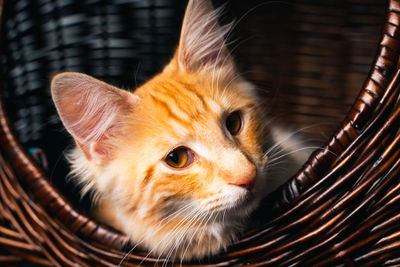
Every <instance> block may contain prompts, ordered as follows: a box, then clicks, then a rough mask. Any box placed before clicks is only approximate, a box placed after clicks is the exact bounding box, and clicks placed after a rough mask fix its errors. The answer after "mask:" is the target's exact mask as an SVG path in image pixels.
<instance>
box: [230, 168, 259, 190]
mask: <svg viewBox="0 0 400 267" xmlns="http://www.w3.org/2000/svg"><path fill="white" fill-rule="evenodd" d="M256 175H257V169H256V167H254V166H253V167H252V169H251V170H250V171H249V172H247V173H246V174H245V175H243V176H239V177H237V178H235V179H233V180H232V181H230V182H229V184H231V185H236V186H240V187H243V188H245V189H247V190H251V189H252V188H253V186H254V182H255V181H256Z"/></svg>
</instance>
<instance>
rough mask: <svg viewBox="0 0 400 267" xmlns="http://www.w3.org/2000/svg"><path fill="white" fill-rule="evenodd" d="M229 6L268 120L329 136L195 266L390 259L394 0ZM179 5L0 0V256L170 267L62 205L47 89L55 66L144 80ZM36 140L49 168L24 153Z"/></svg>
mask: <svg viewBox="0 0 400 267" xmlns="http://www.w3.org/2000/svg"><path fill="white" fill-rule="evenodd" d="M243 2H244V1H232V2H230V4H229V5H228V6H227V10H228V12H227V17H229V16H232V17H239V18H240V17H242V19H240V23H239V24H238V28H237V31H236V34H237V36H239V37H241V36H250V37H252V39H250V40H244V44H241V45H239V46H238V48H235V47H232V50H234V54H235V56H236V58H237V61H238V62H239V64H240V65H239V68H240V69H242V70H243V75H245V76H246V77H247V78H248V79H250V80H252V81H253V82H254V83H256V84H257V85H258V86H259V87H260V88H263V89H265V90H263V91H262V92H261V93H262V95H263V97H265V101H266V104H267V105H270V106H271V110H274V111H275V113H276V114H275V115H276V116H278V117H279V118H281V119H282V120H285V121H287V122H289V123H291V124H292V125H295V127H296V128H301V127H307V126H310V125H312V127H308V128H307V129H306V132H308V133H309V134H310V136H313V137H315V136H319V138H320V139H324V138H323V137H321V133H324V134H325V135H327V136H329V135H330V133H332V132H334V134H333V135H331V137H330V138H329V139H328V138H325V142H326V145H325V146H323V147H322V148H320V149H317V150H316V151H315V152H314V153H313V154H312V156H311V157H310V159H309V160H308V161H307V162H306V163H305V165H304V166H303V168H302V169H301V170H300V171H299V172H298V173H297V174H296V175H295V176H294V177H293V178H292V179H291V180H290V181H289V182H288V183H287V184H285V185H284V186H282V187H281V188H279V189H278V190H277V191H276V192H274V193H273V194H272V195H270V196H269V198H268V199H266V200H265V203H264V205H263V208H262V209H261V212H260V213H259V214H256V219H257V220H259V221H260V225H259V226H255V227H254V228H253V229H251V230H250V231H249V232H248V233H246V234H245V235H244V236H243V237H242V238H241V239H240V240H239V241H238V242H237V243H236V244H234V245H233V246H231V247H230V248H229V250H228V251H227V252H224V253H221V255H218V256H216V257H213V258H210V259H206V260H204V261H203V262H202V264H209V265H212V266H215V265H221V266H225V265H249V266H265V265H277V264H280V265H304V266H311V265H317V266H318V265H360V264H365V265H374V266H376V265H400V224H399V223H398V219H399V218H400V203H399V201H400V197H399V193H400V179H399V177H400V176H399V173H400V166H399V165H400V156H399V153H400V152H399V151H400V150H399V146H400V135H398V127H399V119H400V108H399V106H398V103H397V102H398V94H399V85H400V76H399V75H400V74H399V73H400V72H399V68H398V57H399V52H400V0H389V1H388V3H387V7H386V16H385V15H384V13H385V5H384V4H385V3H382V1H380V0H365V1H357V0H347V1H337V0H330V1H317V0H314V1H313V0H307V1H305V0H296V1H291V2H290V3H285V2H283V3H280V2H279V3H275V2H274V3H269V4H268V2H267V4H265V1H246V2H247V3H243ZM321 2H323V3H321ZM260 3H261V4H260ZM262 3H264V4H262ZM184 6H185V4H184V3H181V1H167V0H158V1H155V0H154V1H137V0H130V1H129V0H126V1H122V0H121V1H114V2H113V3H112V4H111V3H109V1H96V0H90V1H89V0H87V1H73V0H66V1H61V0H59V1H57V0H53V1H48V0H37V1H28V0H26V1H23V0H18V1H7V2H6V3H2V1H0V12H1V11H3V12H2V14H3V16H2V24H1V26H2V35H1V36H2V37H1V38H2V39H1V53H2V62H1V75H2V79H1V101H0V126H1V128H0V142H1V146H0V178H1V179H0V210H1V213H0V264H1V265H5V264H8V265H13V264H14V265H18V264H20V263H21V262H26V261H27V262H32V263H34V264H37V265H50V266H64V265H66V266H70V265H71V266H72V265H73V266H79V265H83V266H97V265H106V266H114V265H118V264H121V265H124V266H136V265H138V264H142V265H155V264H159V265H162V264H168V262H164V260H163V259H158V258H157V257H152V256H148V255H147V252H146V251H141V250H140V249H134V250H133V251H130V248H131V247H132V244H130V243H129V241H128V239H127V238H126V237H125V236H124V235H122V234H120V233H118V232H116V231H114V230H113V229H110V228H108V227H107V226H105V225H101V224H99V223H98V222H96V221H95V220H93V219H91V218H89V217H88V216H86V215H85V212H84V211H82V209H81V208H76V207H77V205H78V204H82V203H76V202H74V201H73V197H71V196H73V195H74V192H73V190H71V188H69V187H68V186H66V185H65V183H63V181H64V175H65V172H66V170H65V168H64V167H62V166H61V167H60V165H59V163H57V162H58V161H59V160H58V159H59V157H60V155H61V154H62V151H63V149H65V147H67V143H66V141H65V140H67V138H66V135H65V133H63V132H61V131H60V129H61V126H60V124H59V120H58V118H57V117H56V115H55V113H54V107H53V106H52V104H51V102H50V98H49V90H48V83H49V77H50V75H51V74H54V73H55V72H58V71H63V70H70V71H71V70H73V71H82V72H86V73H89V74H92V75H94V76H96V77H98V78H101V79H103V80H106V81H108V82H111V83H114V84H116V85H119V86H121V85H122V86H125V87H133V86H135V76H137V77H136V78H137V81H138V82H139V83H141V82H143V81H144V80H145V79H146V77H149V76H151V75H152V74H153V73H155V72H157V71H158V70H159V69H160V68H161V67H162V66H163V64H164V63H165V62H166V61H168V58H169V57H170V56H171V54H172V51H173V48H174V45H175V43H176V41H177V36H178V33H179V24H180V20H181V18H182V14H183V10H184ZM252 7H256V8H255V9H252ZM247 11H249V12H247ZM243 14H246V16H242V15H243ZM382 25H383V30H381V29H382ZM381 33H382V34H381ZM380 34H381V35H380ZM379 38H380V39H379ZM377 43H379V46H378V50H377V51H376V44H377ZM235 49H236V50H235ZM375 52H376V54H375V59H373V55H374V53H375ZM371 61H372V67H371V68H370V72H369V74H368V76H367V78H366V79H365V82H364V84H363V85H362V82H363V80H364V76H365V75H366V74H367V72H368V68H369V66H371ZM139 62H140V63H139ZM248 66H251V69H250V71H248V69H247V68H248ZM138 67H139V71H137V75H133V74H132V73H135V72H136V70H137V69H138ZM361 85H362V90H361V92H360V93H359V94H358V95H357V92H358V91H359V89H358V88H359V86H361ZM277 89H279V90H277ZM354 99H355V100H354ZM353 102H354V103H353ZM351 103H353V104H352V105H351ZM348 110H349V111H348ZM347 111H348V113H347V115H346V112H347ZM282 114H284V115H282ZM343 117H345V118H344V119H342V118H343ZM340 121H342V122H340ZM338 125H339V128H338ZM57 127H58V128H57ZM336 128H338V129H337V130H336V131H334V130H335V129H336ZM54 129H58V130H54ZM36 147H40V148H42V149H43V150H44V152H45V153H46V154H47V155H48V159H49V166H50V167H49V170H46V169H45V166H44V164H43V161H42V162H41V163H39V162H38V161H37V160H36V159H35V158H34V157H32V155H31V154H29V150H30V148H36ZM59 169H61V170H59ZM271 204H273V205H271ZM83 210H84V209H83ZM128 251H129V252H130V253H129V254H127V252H128ZM187 265H199V262H194V263H187Z"/></svg>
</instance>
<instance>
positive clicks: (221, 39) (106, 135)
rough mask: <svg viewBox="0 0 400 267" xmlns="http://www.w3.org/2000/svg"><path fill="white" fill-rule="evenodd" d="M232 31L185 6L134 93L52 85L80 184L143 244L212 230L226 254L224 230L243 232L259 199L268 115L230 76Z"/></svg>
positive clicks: (206, 8)
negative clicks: (176, 32)
mask: <svg viewBox="0 0 400 267" xmlns="http://www.w3.org/2000/svg"><path fill="white" fill-rule="evenodd" d="M229 29H230V28H229V26H225V27H221V26H219V24H218V21H217V16H216V13H215V12H214V10H213V8H212V6H211V4H210V3H209V2H208V1H206V0H197V1H189V4H188V7H187V11H186V13H185V18H184V22H183V26H182V31H181V36H180V41H179V45H178V48H177V50H176V52H175V55H174V57H173V58H172V60H171V62H170V63H169V64H168V65H167V66H166V67H165V68H164V70H163V71H162V72H161V73H160V74H158V75H156V76H155V77H154V78H152V79H151V80H150V81H148V82H147V83H145V84H144V85H142V86H141V87H139V88H137V89H136V90H135V91H134V92H127V91H124V90H121V89H118V88H116V87H114V86H111V85H109V84H106V83H104V82H101V81H99V80H96V79H94V78H92V77H90V76H87V75H85V74H81V73H68V72H67V73H61V74H58V75H56V76H55V77H54V78H53V80H52V84H51V90H52V96H53V100H54V103H55V105H56V107H57V110H58V113H59V115H60V118H61V120H62V122H63V124H64V126H65V128H66V129H67V130H68V131H69V132H70V134H71V135H72V136H73V138H74V140H75V142H76V144H77V147H78V148H77V149H76V150H75V151H74V152H73V153H72V154H71V155H72V156H71V162H72V170H73V172H74V173H75V174H76V176H77V179H78V181H80V182H81V183H84V184H85V185H86V188H90V189H92V190H94V191H95V192H96V193H97V194H98V195H99V197H100V200H101V201H106V202H108V203H112V204H111V205H112V207H113V209H114V213H115V214H114V217H116V218H117V219H116V220H118V222H116V223H115V224H114V225H118V228H120V229H121V230H123V231H125V232H126V233H128V234H129V235H130V236H131V237H132V239H134V240H136V241H142V242H143V244H145V245H146V244H147V245H148V246H154V244H153V243H152V242H154V240H162V239H163V238H164V239H165V237H166V236H169V238H173V234H172V233H171V231H172V229H174V227H175V228H176V227H177V225H178V224H182V225H185V224H187V223H191V224H193V225H192V226H191V227H190V228H191V229H192V228H196V227H195V226H196V225H197V226H199V227H200V226H201V227H206V226H207V225H208V224H209V225H211V224H213V226H212V229H213V230H212V231H213V238H215V239H218V240H219V241H217V242H215V243H218V246H219V247H220V246H225V245H226V244H227V242H228V241H227V240H228V239H229V240H230V239H231V238H232V236H233V235H234V234H233V232H232V231H231V230H227V229H225V228H224V227H226V225H230V226H231V228H232V227H240V225H241V222H242V221H243V218H244V216H245V215H248V214H249V213H250V212H251V211H253V210H254V208H255V207H256V206H257V202H258V201H259V199H260V198H261V194H262V193H261V191H263V190H264V183H265V181H264V178H263V177H264V170H265V165H266V160H265V157H264V154H263V146H264V142H265V127H264V125H263V124H262V121H263V116H264V114H263V113H262V111H261V109H260V105H259V100H258V98H257V96H256V93H255V89H254V87H253V86H252V85H251V84H250V83H248V82H246V81H245V80H244V79H243V78H242V77H241V76H240V75H238V73H237V72H236V67H235V64H234V62H233V59H232V57H231V55H230V53H229V51H228V48H227V47H226V44H225V36H226V34H227V33H228V31H229ZM166 218H168V219H166ZM227 218H230V219H227ZM182 220H185V223H182ZM160 221H163V224H162V226H158V227H156V224H157V223H158V222H160ZM211 222H212V223H211ZM217 225H218V227H217ZM149 229H151V230H150V231H149ZM199 238H200V237H199ZM205 238H206V239H207V240H211V239H209V238H210V237H209V236H206V237H205ZM150 239H151V240H153V241H150ZM224 239H226V242H225V241H224V242H223V240H224ZM197 241H198V242H197V243H198V244H201V241H200V240H197ZM160 242H161V241H160ZM218 246H217V247H218ZM175 247H176V248H178V247H179V246H175ZM210 249H212V246H209V247H207V248H204V249H200V248H197V249H196V250H193V252H192V254H193V255H197V256H201V254H204V253H209V252H210V251H209V250H210ZM155 250H156V251H158V252H159V253H160V254H162V252H160V251H162V250H165V248H164V249H155ZM196 251H197V252H196ZM186 253H187V255H190V253H189V252H188V249H186Z"/></svg>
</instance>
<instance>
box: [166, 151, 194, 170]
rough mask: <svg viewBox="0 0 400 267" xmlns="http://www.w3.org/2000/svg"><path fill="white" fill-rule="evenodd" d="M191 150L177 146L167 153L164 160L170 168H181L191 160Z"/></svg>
mask: <svg viewBox="0 0 400 267" xmlns="http://www.w3.org/2000/svg"><path fill="white" fill-rule="evenodd" d="M193 157H194V155H193V152H192V150H190V149H189V148H186V147H178V148H176V149H174V150H172V151H171V152H169V154H168V155H167V157H166V158H165V162H166V163H167V164H168V165H169V166H171V167H172V168H176V169H181V168H185V167H187V166H189V165H190V164H191V163H192V162H193Z"/></svg>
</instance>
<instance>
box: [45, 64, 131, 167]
mask: <svg viewBox="0 0 400 267" xmlns="http://www.w3.org/2000/svg"><path fill="white" fill-rule="evenodd" d="M51 93H52V97H53V101H54V103H55V105H56V108H57V111H58V114H59V115H60V118H61V121H62V122H63V124H64V126H65V128H66V129H67V130H68V131H69V132H70V134H71V135H72V136H73V138H74V139H75V141H76V143H77V145H78V146H79V147H80V148H81V149H82V151H83V152H84V154H85V156H86V157H87V158H88V159H89V160H92V161H96V162H99V163H101V162H103V161H105V160H109V159H110V158H111V157H112V153H111V147H110V146H111V144H110V143H111V142H108V141H109V140H108V139H109V138H110V137H112V135H113V134H115V133H116V132H117V130H118V129H119V128H120V126H121V125H122V124H123V118H124V116H125V115H127V114H128V112H130V111H132V110H133V109H134V107H135V105H137V103H138V97H137V96H136V95H134V94H131V93H128V92H126V91H123V90H121V89H118V88H116V87H113V86H111V85H108V84H106V83H104V82H102V81H99V80H97V79H94V78H92V77H90V76H88V75H85V74H82V73H74V72H64V73H60V74H58V75H56V76H54V78H53V79H52V82H51Z"/></svg>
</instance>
